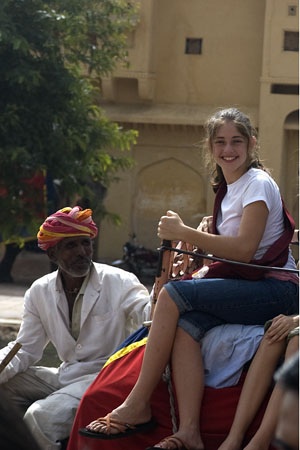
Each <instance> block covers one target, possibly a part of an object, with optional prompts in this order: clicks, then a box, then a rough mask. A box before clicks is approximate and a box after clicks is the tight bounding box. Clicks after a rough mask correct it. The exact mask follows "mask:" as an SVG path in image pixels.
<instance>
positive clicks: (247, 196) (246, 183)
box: [217, 168, 295, 268]
mask: <svg viewBox="0 0 300 450" xmlns="http://www.w3.org/2000/svg"><path fill="white" fill-rule="evenodd" d="M257 201H263V202H265V204H266V206H267V208H268V211H269V215H268V219H267V223H266V228H265V231H264V234H263V237H262V239H261V241H260V243H259V246H258V249H257V251H256V253H255V255H254V259H260V258H262V256H263V255H264V254H265V253H266V251H267V250H268V248H269V247H270V246H271V245H272V244H273V242H275V241H276V240H277V239H278V238H279V237H280V236H281V235H282V233H283V231H284V221H283V212H282V201H281V195H280V191H279V188H278V186H277V184H276V183H275V181H274V180H273V178H272V177H270V175H268V174H267V172H264V171H263V170H261V169H254V168H252V169H249V170H248V171H247V172H246V173H245V174H244V175H242V176H241V177H240V178H239V179H238V180H237V181H235V182H234V183H232V184H229V185H227V193H226V195H225V197H224V199H223V201H222V205H221V210H220V212H219V215H218V219H217V228H218V232H219V233H220V234H222V235H226V236H236V235H237V233H238V230H239V227H240V223H241V218H242V214H243V209H244V208H245V207H246V206H247V205H249V204H251V203H253V202H257ZM285 267H289V268H295V261H294V258H293V257H292V255H291V253H290V257H289V260H288V262H287V264H286V265H285Z"/></svg>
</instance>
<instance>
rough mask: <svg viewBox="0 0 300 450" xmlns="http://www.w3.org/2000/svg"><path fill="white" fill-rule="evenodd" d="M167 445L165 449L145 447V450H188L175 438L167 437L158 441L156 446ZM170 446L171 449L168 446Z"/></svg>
mask: <svg viewBox="0 0 300 450" xmlns="http://www.w3.org/2000/svg"><path fill="white" fill-rule="evenodd" d="M160 444H167V447H157V446H154V447H147V448H146V450H168V449H169V450H188V449H187V448H186V447H185V446H184V444H183V442H182V440H181V439H179V438H178V437H176V436H169V437H166V438H165V439H163V440H162V441H160V442H159V443H158V444H157V445H160ZM169 444H171V447H170V446H169Z"/></svg>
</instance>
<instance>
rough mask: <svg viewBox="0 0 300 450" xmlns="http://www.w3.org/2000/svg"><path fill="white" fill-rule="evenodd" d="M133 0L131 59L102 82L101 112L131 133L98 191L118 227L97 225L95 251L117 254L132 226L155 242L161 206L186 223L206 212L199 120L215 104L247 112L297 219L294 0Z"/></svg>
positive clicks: (208, 195)
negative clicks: (126, 152) (126, 159)
mask: <svg viewBox="0 0 300 450" xmlns="http://www.w3.org/2000/svg"><path fill="white" fill-rule="evenodd" d="M138 3H140V10H139V17H138V21H137V25H136V28H135V30H134V32H133V33H132V34H131V35H130V36H129V38H128V43H129V62H130V66H129V68H124V67H119V68H118V69H117V70H116V71H115V72H114V73H113V75H112V76H111V77H109V78H106V79H103V80H102V100H101V104H102V106H103V108H104V110H105V111H106V114H107V116H108V117H109V118H110V119H112V120H114V121H116V122H118V123H120V124H121V125H122V126H123V127H124V128H126V129H127V128H134V129H136V130H138V133H139V137H138V142H137V145H136V146H135V147H134V148H133V149H132V156H133V157H134V159H135V162H136V164H135V166H134V168H133V169H132V170H131V171H129V172H126V173H125V172H124V173H121V174H120V181H119V182H118V183H116V184H114V185H113V186H112V187H111V188H110V190H109V193H108V195H107V198H106V206H107V208H108V209H109V210H110V211H113V212H115V213H118V214H119V215H120V217H121V219H122V225H121V226H120V227H115V226H114V225H112V224H111V223H108V222H106V221H104V222H103V223H102V224H101V229H102V232H101V234H100V241H99V249H98V253H99V254H98V256H99V258H101V259H104V260H105V259H107V260H110V259H112V258H116V257H120V256H121V253H122V244H123V243H124V242H125V241H126V240H128V237H129V235H130V234H132V233H135V234H136V235H137V239H138V241H139V242H140V243H141V244H143V245H145V246H147V247H151V248H157V247H158V246H159V244H160V242H159V240H158V238H157V235H156V229H157V223H158V219H159V217H160V216H161V215H162V214H164V213H165V212H166V210H167V209H173V210H174V211H176V212H178V213H179V214H180V215H181V217H182V218H183V220H184V221H185V222H186V223H187V224H189V225H191V226H196V225H197V224H198V223H199V222H200V220H201V218H202V217H203V216H204V215H207V214H210V213H211V211H212V204H213V193H212V190H211V187H210V184H209V181H208V174H207V173H206V170H205V167H204V164H203V160H202V156H201V149H200V145H199V143H200V141H201V138H202V136H203V123H204V121H205V120H206V118H207V116H208V115H209V114H210V113H212V112H213V111H214V110H215V109H217V108H219V107H228V106H236V107H238V108H240V109H241V110H243V111H244V112H246V113H248V114H249V115H250V117H251V118H252V121H253V123H254V124H255V126H256V127H257V128H258V130H259V136H260V144H261V155H262V158H263V160H264V162H265V164H266V165H267V166H268V167H270V168H272V169H273V172H272V173H273V176H274V178H275V179H276V181H277V182H278V184H279V186H280V188H281V191H282V195H283V197H284V199H285V201H286V204H287V206H288V208H289V209H290V211H291V212H292V213H293V215H294V217H295V219H296V222H297V225H298V129H299V124H298V117H299V112H298V107H299V106H298V62H299V60H298V54H299V49H298V41H299V32H298V30H299V26H298V23H299V15H298V13H299V11H298V3H297V1H296V0H225V1H224V0H141V1H139V2H138Z"/></svg>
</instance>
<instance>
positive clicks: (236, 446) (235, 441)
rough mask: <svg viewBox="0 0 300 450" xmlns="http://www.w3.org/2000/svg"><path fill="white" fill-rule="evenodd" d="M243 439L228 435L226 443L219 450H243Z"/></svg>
mask: <svg viewBox="0 0 300 450" xmlns="http://www.w3.org/2000/svg"><path fill="white" fill-rule="evenodd" d="M242 440H243V439H242V438H237V437H235V438H233V437H232V436H230V435H228V436H227V438H226V439H225V441H224V442H222V444H221V445H220V447H219V448H218V450H241V448H242V447H241V445H242Z"/></svg>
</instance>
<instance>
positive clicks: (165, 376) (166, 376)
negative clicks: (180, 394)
mask: <svg viewBox="0 0 300 450" xmlns="http://www.w3.org/2000/svg"><path fill="white" fill-rule="evenodd" d="M163 380H164V382H165V383H167V386H168V392H169V399H170V413H171V420H172V432H173V433H176V431H178V425H177V417H176V408H175V396H174V390H173V384H172V375H171V367H170V364H168V365H167V367H166V369H165V372H164V373H163Z"/></svg>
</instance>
